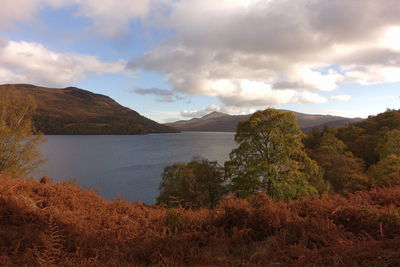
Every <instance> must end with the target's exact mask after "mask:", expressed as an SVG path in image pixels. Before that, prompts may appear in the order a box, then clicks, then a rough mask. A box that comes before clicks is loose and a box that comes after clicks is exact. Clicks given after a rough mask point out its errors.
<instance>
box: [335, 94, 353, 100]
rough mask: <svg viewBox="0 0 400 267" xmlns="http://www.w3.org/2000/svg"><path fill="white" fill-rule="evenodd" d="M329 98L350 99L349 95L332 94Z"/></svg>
mask: <svg viewBox="0 0 400 267" xmlns="http://www.w3.org/2000/svg"><path fill="white" fill-rule="evenodd" d="M331 99H332V100H334V101H350V100H351V96H350V95H334V96H331Z"/></svg>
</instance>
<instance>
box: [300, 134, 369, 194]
mask: <svg viewBox="0 0 400 267" xmlns="http://www.w3.org/2000/svg"><path fill="white" fill-rule="evenodd" d="M336 133H337V129H335V128H331V127H325V128H324V131H323V132H320V131H313V132H311V133H310V134H308V135H307V138H306V139H305V141H304V142H305V144H306V145H307V149H308V154H309V155H310V157H311V158H312V159H314V160H315V161H317V162H318V165H319V166H321V167H322V168H323V170H324V176H323V177H324V180H326V181H328V182H329V183H330V185H331V186H332V188H333V190H334V191H335V192H336V193H340V194H344V193H348V192H352V191H356V190H362V189H366V187H367V185H368V177H367V175H366V174H365V167H364V163H363V161H362V160H361V159H359V158H356V157H354V156H353V154H352V153H351V152H350V151H349V149H348V148H347V146H346V144H345V143H344V142H342V141H341V140H339V139H338V138H336V136H335V135H336Z"/></svg>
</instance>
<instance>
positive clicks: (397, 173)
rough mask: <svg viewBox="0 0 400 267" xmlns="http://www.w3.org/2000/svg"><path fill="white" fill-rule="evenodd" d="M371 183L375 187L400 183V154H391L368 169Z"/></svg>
mask: <svg viewBox="0 0 400 267" xmlns="http://www.w3.org/2000/svg"><path fill="white" fill-rule="evenodd" d="M368 176H369V178H370V183H371V185H372V186H375V187H384V186H394V185H400V156H398V155H394V154H391V155H389V156H387V157H385V158H384V159H382V160H380V161H379V162H378V163H377V164H375V165H372V166H371V167H370V168H369V170H368Z"/></svg>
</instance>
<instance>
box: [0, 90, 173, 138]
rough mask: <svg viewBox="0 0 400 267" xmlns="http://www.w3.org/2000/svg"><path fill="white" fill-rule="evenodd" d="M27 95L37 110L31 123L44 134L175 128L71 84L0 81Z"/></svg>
mask: <svg viewBox="0 0 400 267" xmlns="http://www.w3.org/2000/svg"><path fill="white" fill-rule="evenodd" d="M7 88H11V89H13V90H15V91H18V92H20V93H22V94H23V95H31V96H32V97H33V98H34V100H35V102H36V104H37V110H36V114H35V115H34V122H35V127H36V129H37V130H39V131H41V132H43V133H45V134H147V133H165V132H177V130H176V129H174V128H171V127H169V126H166V125H162V124H159V123H157V122H155V121H152V120H150V119H147V118H145V117H143V116H141V115H140V114H139V113H137V112H136V111H133V110H131V109H129V108H126V107H123V106H121V105H120V104H118V103H117V102H115V101H114V100H113V99H111V98H110V97H108V96H104V95H100V94H95V93H92V92H89V91H85V90H82V89H79V88H75V87H67V88H64V89H55V88H46V87H39V86H34V85H28V84H14V85H0V92H1V90H3V89H7Z"/></svg>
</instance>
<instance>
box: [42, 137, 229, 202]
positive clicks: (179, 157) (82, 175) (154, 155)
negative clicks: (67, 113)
mask: <svg viewBox="0 0 400 267" xmlns="http://www.w3.org/2000/svg"><path fill="white" fill-rule="evenodd" d="M46 139H47V142H46V143H44V144H43V145H42V146H41V147H40V150H41V151H42V153H43V155H44V157H45V158H46V159H47V160H48V161H47V162H46V163H45V164H43V165H42V167H41V169H40V170H39V171H38V172H37V173H36V174H35V175H36V176H38V177H39V176H43V175H48V176H49V177H51V178H52V179H53V181H68V180H73V179H75V180H76V181H77V183H78V184H79V185H81V186H82V187H84V188H95V189H97V190H98V192H99V193H100V194H101V195H102V196H103V197H105V198H107V199H110V200H113V199H115V197H117V196H122V197H124V198H125V199H127V200H130V201H134V202H136V201H141V202H143V203H147V204H153V203H154V202H155V198H156V197H157V196H158V192H159V191H158V186H159V184H160V181H161V173H162V172H163V169H164V167H165V166H167V165H170V164H172V163H175V162H188V161H190V160H191V159H192V158H193V157H194V156H200V157H205V158H207V159H209V160H213V161H215V160H216V161H218V162H219V163H220V164H223V163H224V162H225V161H226V160H227V159H228V158H229V153H230V151H231V150H232V149H233V148H235V147H236V144H235V142H234V140H233V139H234V133H215V132H183V133H178V134H176V133H174V134H150V135H53V136H46Z"/></svg>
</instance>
